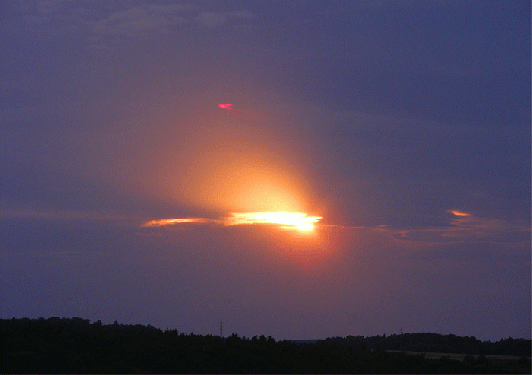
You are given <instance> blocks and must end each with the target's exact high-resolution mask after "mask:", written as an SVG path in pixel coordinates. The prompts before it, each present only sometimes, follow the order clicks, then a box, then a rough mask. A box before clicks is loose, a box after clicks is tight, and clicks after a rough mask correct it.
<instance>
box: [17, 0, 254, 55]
mask: <svg viewBox="0 0 532 375" xmlns="http://www.w3.org/2000/svg"><path fill="white" fill-rule="evenodd" d="M203 8H204V7H203ZM203 8H202V7H200V5H196V4H174V3H171V4H153V3H151V2H141V3H132V2H113V3H106V4H105V6H102V4H101V3H100V2H83V3H75V2H69V1H64V0H42V1H39V2H35V3H32V2H21V3H20V5H19V7H18V11H19V12H20V14H22V17H23V19H24V20H25V21H26V22H27V23H28V24H30V25H33V26H34V27H40V28H42V27H45V30H43V31H44V32H45V33H47V34H52V35H57V34H61V33H66V32H72V31H73V30H78V31H79V30H82V31H83V32H85V33H87V38H88V40H89V41H90V42H91V43H92V46H93V47H108V44H107V39H109V38H111V39H113V40H124V39H130V38H149V37H153V36H157V35H163V34H169V33H171V32H172V31H173V30H175V29H177V28H181V27H184V26H185V25H187V26H190V27H195V26H202V27H206V28H208V29H214V28H216V27H219V26H221V25H223V24H226V23H228V22H230V21H231V20H249V19H252V18H254V17H255V14H253V13H252V12H250V11H249V10H247V9H244V10H234V11H226V12H210V11H208V10H205V9H203Z"/></svg>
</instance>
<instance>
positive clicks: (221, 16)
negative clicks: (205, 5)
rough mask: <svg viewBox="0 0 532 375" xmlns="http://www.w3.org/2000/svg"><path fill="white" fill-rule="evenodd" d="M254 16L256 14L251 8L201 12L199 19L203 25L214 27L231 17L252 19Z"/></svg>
mask: <svg viewBox="0 0 532 375" xmlns="http://www.w3.org/2000/svg"><path fill="white" fill-rule="evenodd" d="M254 17H255V15H254V14H253V13H251V12H250V11H249V10H241V11H234V12H201V13H200V14H199V16H198V21H199V23H200V24H202V25H203V26H206V27H208V28H210V29H213V28H215V27H218V26H220V25H222V24H224V23H226V22H227V21H229V20H231V19H251V18H254Z"/></svg>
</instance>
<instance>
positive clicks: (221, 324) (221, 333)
mask: <svg viewBox="0 0 532 375" xmlns="http://www.w3.org/2000/svg"><path fill="white" fill-rule="evenodd" d="M220 337H224V322H223V321H221V320H220Z"/></svg>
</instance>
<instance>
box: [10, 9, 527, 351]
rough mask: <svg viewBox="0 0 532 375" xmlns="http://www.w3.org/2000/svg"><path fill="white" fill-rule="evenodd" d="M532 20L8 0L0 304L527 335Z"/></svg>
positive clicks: (269, 323)
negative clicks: (531, 47)
mask: <svg viewBox="0 0 532 375" xmlns="http://www.w3.org/2000/svg"><path fill="white" fill-rule="evenodd" d="M530 20H531V5H530V2H529V1H518V0H515V1H488V0H486V1H468V0H466V1H452V0H449V1H445V0H439V1H436V0H435V1H416V0H397V1H392V0H391V1H378V0H368V1H356V2H355V1H340V0H339V1H334V2H333V1H312V0H308V1H275V0H273V1H243V0H241V1H240V0H227V1H207V0H206V1H188V2H187V1H184V2H180V1H144V0H132V1H113V2H100V1H93V0H88V1H61V0H43V1H12V0H8V1H2V2H1V3H0V50H1V51H2V52H1V53H0V95H1V96H0V133H1V137H0V238H1V241H0V318H12V317H17V318H20V317H30V318H38V317H52V316H58V317H73V316H77V317H82V318H84V319H90V320H91V321H97V320H101V321H102V322H103V323H105V324H108V323H112V322H114V321H115V320H116V321H118V322H120V323H123V324H144V325H147V324H150V325H152V326H155V327H158V328H161V329H177V330H178V331H179V332H183V333H191V332H192V333H195V334H212V335H218V334H220V322H223V334H224V335H230V334H231V333H236V334H238V335H239V336H245V337H253V336H255V335H266V336H272V337H273V338H275V339H276V340H283V339H323V338H326V337H333V336H347V335H364V336H372V335H382V334H386V335H390V334H394V333H400V332H401V330H402V331H403V332H435V333H441V334H455V335H460V336H465V335H467V336H475V337H476V338H478V339H481V340H491V341H497V340H500V339H503V338H508V337H513V338H527V339H530V335H531V319H530V316H531V251H530V250H531V152H530V148H531V133H530V131H531V126H530V123H531V114H530V113H531V109H530V103H531V96H530V80H531V68H530V66H531V61H530V56H531V50H530V45H531V40H530V39H531V36H530V35H531V27H530ZM219 104H232V105H230V106H222V107H220V106H219ZM223 107H225V108H223Z"/></svg>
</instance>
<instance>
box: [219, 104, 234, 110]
mask: <svg viewBox="0 0 532 375" xmlns="http://www.w3.org/2000/svg"><path fill="white" fill-rule="evenodd" d="M231 107H233V105H232V104H218V108H222V109H227V110H229V111H232V110H233V108H231Z"/></svg>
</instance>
